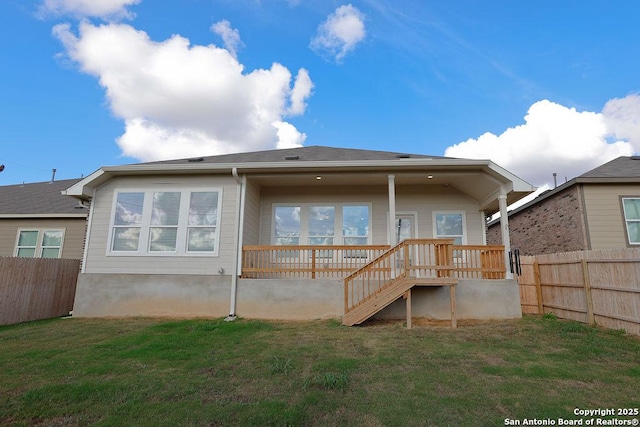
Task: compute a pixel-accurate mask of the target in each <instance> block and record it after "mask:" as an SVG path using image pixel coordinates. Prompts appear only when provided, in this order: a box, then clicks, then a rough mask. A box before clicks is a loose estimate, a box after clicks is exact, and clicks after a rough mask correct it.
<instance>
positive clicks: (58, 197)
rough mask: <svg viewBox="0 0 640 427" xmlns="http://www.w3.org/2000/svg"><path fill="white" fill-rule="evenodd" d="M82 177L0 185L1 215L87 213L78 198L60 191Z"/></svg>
mask: <svg viewBox="0 0 640 427" xmlns="http://www.w3.org/2000/svg"><path fill="white" fill-rule="evenodd" d="M78 181H80V179H79V178H78V179H63V180H59V181H53V182H35V183H29V184H16V185H3V186H0V215H3V216H7V215H47V214H75V215H78V214H85V215H86V214H87V213H88V211H89V210H88V209H86V208H85V209H77V208H76V207H77V206H78V200H77V199H74V198H73V197H69V196H63V195H62V194H61V193H60V192H61V191H63V190H66V189H67V188H69V187H71V186H72V185H73V184H75V183H76V182H78Z"/></svg>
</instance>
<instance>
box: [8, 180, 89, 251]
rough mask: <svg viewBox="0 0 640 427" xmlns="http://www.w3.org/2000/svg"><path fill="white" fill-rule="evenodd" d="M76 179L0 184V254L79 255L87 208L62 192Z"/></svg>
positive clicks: (81, 249)
mask: <svg viewBox="0 0 640 427" xmlns="http://www.w3.org/2000/svg"><path fill="white" fill-rule="evenodd" d="M78 181H80V179H66V180H59V181H49V182H37V183H29V184H17V185H5V186H0V256H3V257H13V256H16V257H30V258H34V257H35V258H74V259H81V258H82V254H83V244H84V235H85V230H86V225H87V216H88V214H89V209H88V208H86V207H84V206H83V205H82V204H81V203H79V201H78V200H77V199H74V198H72V197H68V196H64V195H62V191H63V190H65V189H67V188H68V187H70V186H72V185H73V184H75V183H77V182H78Z"/></svg>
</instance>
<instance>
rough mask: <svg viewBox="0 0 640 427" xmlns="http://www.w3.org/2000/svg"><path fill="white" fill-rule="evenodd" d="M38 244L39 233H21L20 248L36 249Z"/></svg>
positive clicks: (19, 238) (35, 231)
mask: <svg viewBox="0 0 640 427" xmlns="http://www.w3.org/2000/svg"><path fill="white" fill-rule="evenodd" d="M37 244H38V231H37V230H33V231H21V232H20V237H18V246H19V247H25V246H26V247H34V248H35V247H36V245H37Z"/></svg>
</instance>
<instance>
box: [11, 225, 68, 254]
mask: <svg viewBox="0 0 640 427" xmlns="http://www.w3.org/2000/svg"><path fill="white" fill-rule="evenodd" d="M63 241H64V229H21V230H18V236H17V238H16V248H15V252H14V255H15V256H17V257H22V258H60V256H61V255H62V244H63Z"/></svg>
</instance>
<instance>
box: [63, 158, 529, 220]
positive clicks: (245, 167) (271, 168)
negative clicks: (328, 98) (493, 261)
mask: <svg viewBox="0 0 640 427" xmlns="http://www.w3.org/2000/svg"><path fill="white" fill-rule="evenodd" d="M234 169H235V170H236V171H237V173H238V174H245V175H247V176H248V177H251V176H258V175H259V176H262V177H267V176H274V177H275V176H278V175H306V174H309V175H323V174H331V173H333V174H396V176H402V175H403V174H405V175H407V176H408V175H410V174H420V173H421V174H424V175H425V176H426V175H429V174H436V173H438V174H442V176H445V174H446V177H447V180H448V181H447V183H450V184H451V185H453V186H455V187H456V188H457V189H458V190H460V191H462V192H465V193H469V195H472V196H474V198H476V199H477V200H478V201H482V206H481V209H483V210H487V211H492V210H497V209H498V204H497V196H498V195H499V194H503V193H504V194H507V197H508V199H509V200H508V201H509V203H513V202H515V201H517V200H519V199H521V198H522V197H525V196H526V195H528V194H530V193H531V192H533V191H535V187H533V186H532V185H531V184H529V183H527V182H525V181H523V180H521V179H520V178H518V177H517V176H515V175H513V174H512V173H510V172H508V171H507V170H505V169H504V168H502V167H500V166H498V165H496V164H495V163H493V162H491V161H490V160H470V159H449V158H447V159H443V158H433V159H432V158H402V159H397V160H386V161H384V160H383V161H380V160H362V161H340V160H336V161H300V160H285V161H279V162H248V163H241V164H238V163H233V164H232V163H206V162H205V163H197V162H187V163H170V164H167V163H140V164H132V165H123V166H105V167H102V168H100V169H99V170H97V171H96V172H94V173H93V174H91V175H89V176H87V177H86V178H84V179H83V180H81V181H79V182H78V183H76V184H75V185H73V186H71V187H70V188H68V189H67V190H66V191H65V192H64V194H66V195H69V196H74V197H76V198H79V199H90V198H91V197H92V196H93V191H94V190H95V189H96V188H98V187H99V186H101V185H102V184H104V183H105V182H107V181H108V180H110V179H111V178H114V177H117V176H136V175H139V176H144V175H201V174H229V175H230V174H231V173H232V171H233V170H234ZM441 179H444V178H441Z"/></svg>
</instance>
